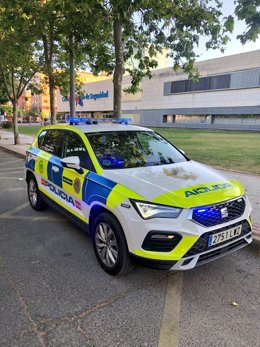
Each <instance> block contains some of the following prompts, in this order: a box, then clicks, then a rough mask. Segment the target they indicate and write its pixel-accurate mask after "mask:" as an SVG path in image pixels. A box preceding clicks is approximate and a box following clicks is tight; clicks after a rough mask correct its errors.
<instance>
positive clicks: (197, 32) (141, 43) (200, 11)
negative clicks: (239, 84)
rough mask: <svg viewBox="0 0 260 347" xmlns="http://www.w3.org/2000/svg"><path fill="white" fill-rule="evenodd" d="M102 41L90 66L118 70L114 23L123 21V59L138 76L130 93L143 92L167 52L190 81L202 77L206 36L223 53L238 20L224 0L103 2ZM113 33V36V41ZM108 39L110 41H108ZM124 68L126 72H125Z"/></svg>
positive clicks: (94, 47) (134, 76)
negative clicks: (199, 66)
mask: <svg viewBox="0 0 260 347" xmlns="http://www.w3.org/2000/svg"><path fill="white" fill-rule="evenodd" d="M100 6H101V10H100V11H99V16H100V17H101V18H103V19H102V21H101V22H98V23H99V31H100V34H99V37H100V35H102V34H103V35H104V37H101V39H99V40H97V42H96V43H95V42H94V45H92V51H91V55H92V56H93V57H92V59H91V62H90V67H91V69H92V71H94V72H96V73H97V72H99V71H106V72H107V73H108V74H112V73H113V72H114V71H115V67H116V65H115V51H114V47H115V42H114V41H113V30H114V29H115V27H113V23H114V20H115V18H119V21H120V23H121V26H122V39H123V44H122V47H121V49H122V50H123V59H124V62H127V64H126V65H125V66H124V68H126V72H127V73H128V74H129V75H130V76H131V77H132V85H131V86H130V87H129V88H127V89H126V91H127V92H131V93H135V92H137V91H138V90H139V85H140V82H141V81H142V79H143V78H144V77H145V76H147V77H148V78H151V77H152V70H153V69H154V68H156V66H157V62H156V57H157V55H158V54H160V53H162V52H163V50H164V49H166V50H167V51H168V56H169V57H170V58H172V60H173V68H174V70H178V69H180V68H182V69H183V70H184V71H185V72H186V73H187V74H188V76H189V77H190V78H197V77H198V72H197V71H196V69H195V68H194V62H195V60H196V59H197V58H198V56H196V54H195V53H194V51H195V48H196V47H197V46H198V44H199V39H200V37H202V36H204V37H205V38H206V39H207V41H206V47H207V48H208V49H209V48H213V49H222V50H223V48H224V46H225V44H226V43H227V41H228V39H229V38H228V33H229V32H231V31H232V30H233V24H234V22H233V18H232V17H231V16H229V17H227V18H223V17H222V12H221V2H220V1H208V0H192V1H189V0H183V1H172V0H156V1H155V0H150V1H148V0H138V1H131V0H124V1H123V0H122V1H112V0H110V1H104V2H103V1H100ZM107 32H110V33H111V34H110V37H108V35H107ZM105 35H106V37H105ZM124 68H123V73H124Z"/></svg>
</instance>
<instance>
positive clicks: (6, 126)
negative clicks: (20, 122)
mask: <svg viewBox="0 0 260 347" xmlns="http://www.w3.org/2000/svg"><path fill="white" fill-rule="evenodd" d="M2 128H3V129H10V128H12V123H11V122H9V121H6V122H3V123H2Z"/></svg>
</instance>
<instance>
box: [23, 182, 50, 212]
mask: <svg viewBox="0 0 260 347" xmlns="http://www.w3.org/2000/svg"><path fill="white" fill-rule="evenodd" d="M27 192H28V199H29V202H30V205H31V206H32V208H33V209H34V210H36V211H41V210H43V209H45V207H46V204H45V202H44V201H43V199H42V197H41V193H40V191H39V188H38V185H37V182H36V179H35V177H34V176H33V175H30V177H29V178H28V182H27Z"/></svg>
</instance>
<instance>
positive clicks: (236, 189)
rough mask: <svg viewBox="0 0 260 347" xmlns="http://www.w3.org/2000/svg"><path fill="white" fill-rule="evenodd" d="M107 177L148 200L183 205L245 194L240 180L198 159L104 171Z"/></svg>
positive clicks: (210, 201) (214, 201) (201, 203)
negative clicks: (229, 176) (231, 177)
mask: <svg viewBox="0 0 260 347" xmlns="http://www.w3.org/2000/svg"><path fill="white" fill-rule="evenodd" d="M103 176H104V177H106V178H108V179H110V180H112V181H114V182H117V183H119V184H121V185H123V186H125V187H127V188H129V189H131V190H132V191H134V192H136V193H137V194H139V195H141V196H142V197H143V198H144V200H146V201H151V202H155V203H160V204H164V205H170V206H178V207H183V208H188V207H193V206H202V205H208V204H212V203H217V202H220V201H225V200H229V199H233V198H235V197H238V196H241V195H243V194H244V189H243V187H242V185H241V184H240V183H239V182H238V181H235V180H233V179H230V178H228V177H227V176H226V175H224V174H222V173H221V172H220V171H217V170H214V169H212V168H209V167H207V166H206V165H203V164H200V163H197V162H195V161H187V162H183V163H178V164H170V165H161V166H152V167H140V168H132V169H121V170H104V171H103Z"/></svg>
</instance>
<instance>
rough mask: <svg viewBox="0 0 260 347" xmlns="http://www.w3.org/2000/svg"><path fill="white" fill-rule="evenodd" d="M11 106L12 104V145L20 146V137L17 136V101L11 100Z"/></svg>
mask: <svg viewBox="0 0 260 347" xmlns="http://www.w3.org/2000/svg"><path fill="white" fill-rule="evenodd" d="M12 104H13V126H14V144H15V145H19V144H20V136H19V130H18V121H17V106H18V100H17V99H13V100H12Z"/></svg>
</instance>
